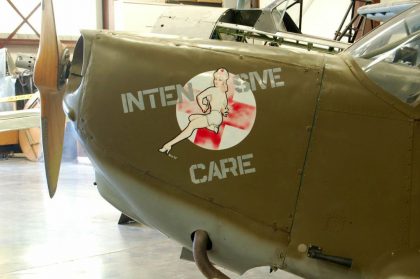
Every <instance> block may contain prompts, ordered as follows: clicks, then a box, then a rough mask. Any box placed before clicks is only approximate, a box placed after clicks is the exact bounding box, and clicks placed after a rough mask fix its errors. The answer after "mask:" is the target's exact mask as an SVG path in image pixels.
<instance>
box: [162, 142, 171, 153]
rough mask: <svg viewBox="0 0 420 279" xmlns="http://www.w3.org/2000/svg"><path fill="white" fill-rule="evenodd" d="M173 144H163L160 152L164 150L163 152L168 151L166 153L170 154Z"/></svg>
mask: <svg viewBox="0 0 420 279" xmlns="http://www.w3.org/2000/svg"><path fill="white" fill-rule="evenodd" d="M171 148H172V147H171V146H170V145H166V144H165V145H164V146H162V148H161V149H159V151H160V152H162V153H166V154H169V151H171Z"/></svg>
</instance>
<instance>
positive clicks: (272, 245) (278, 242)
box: [64, 31, 420, 278]
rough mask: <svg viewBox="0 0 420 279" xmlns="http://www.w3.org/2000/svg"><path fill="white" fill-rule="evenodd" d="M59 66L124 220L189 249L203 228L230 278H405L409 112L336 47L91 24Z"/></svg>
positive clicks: (415, 206) (99, 174)
mask: <svg viewBox="0 0 420 279" xmlns="http://www.w3.org/2000/svg"><path fill="white" fill-rule="evenodd" d="M210 42H211V43H210ZM218 69H224V70H225V72H227V74H226V75H225V76H223V75H221V76H222V77H221V78H220V81H217V80H216V78H217V76H216V72H217V71H218ZM222 72H223V73H225V72H224V71H222ZM71 73H72V74H71V76H70V79H69V81H68V86H67V92H66V94H65V97H64V108H65V111H66V113H67V115H68V116H69V118H70V119H71V120H72V122H73V124H74V126H75V128H76V130H77V133H78V135H79V137H80V140H81V142H82V143H83V145H84V147H85V148H86V150H87V152H88V154H89V157H90V158H91V159H92V161H93V164H94V165H95V169H96V179H97V184H98V189H99V191H100V193H101V194H102V195H103V196H104V198H105V199H107V200H108V201H109V202H110V203H111V204H113V205H114V206H115V207H116V208H118V209H120V210H121V211H122V212H123V213H125V214H126V215H128V216H130V217H132V218H134V219H137V220H140V221H142V222H144V223H146V224H148V225H150V226H151V227H154V228H156V229H158V230H160V231H161V232H163V233H164V234H166V235H168V236H169V237H170V238H172V239H175V240H176V241H178V242H180V243H181V244H182V245H183V246H185V247H187V248H189V249H191V234H192V233H193V232H194V231H196V230H198V229H202V230H205V231H207V232H208V234H209V236H210V238H211V240H212V243H213V249H212V250H211V251H210V253H209V255H210V257H211V260H212V261H214V262H215V263H217V264H220V265H221V266H224V267H227V268H230V269H232V270H235V271H237V272H239V273H243V272H245V271H246V270H248V269H250V268H253V267H256V266H264V265H265V266H271V267H273V268H283V269H285V270H288V271H290V272H293V273H295V274H298V275H302V276H304V277H307V278H377V277H375V276H378V274H381V276H382V275H384V276H383V277H382V278H385V277H386V276H388V275H392V274H399V275H403V276H404V275H406V276H409V275H415V276H420V271H419V267H418V264H413V262H412V261H414V262H415V261H418V260H419V258H420V254H419V253H418V249H419V248H420V218H419V214H420V201H419V193H420V176H419V173H418V172H417V171H416V170H417V169H418V165H419V163H420V139H419V137H420V126H419V123H418V118H419V116H420V111H419V110H418V109H417V108H412V107H409V106H403V105H400V104H398V101H397V100H396V99H393V97H392V96H391V97H389V96H388V95H389V94H388V93H387V92H385V91H384V90H383V89H381V88H380V87H378V86H377V85H376V84H375V83H373V82H372V81H370V80H369V79H368V78H367V77H366V75H365V74H364V73H363V71H361V69H360V68H359V67H358V65H357V64H356V63H355V62H354V60H353V58H352V57H351V56H349V55H348V54H346V53H344V54H341V55H330V54H321V53H318V52H307V51H304V50H294V49H286V48H269V47H264V46H251V45H244V44H237V43H231V42H216V41H206V40H194V39H182V40H181V39H174V38H171V39H168V38H163V37H162V38H161V37H141V36H135V35H127V34H120V33H108V32H100V31H98V32H97V31H92V32H84V33H83V38H82V39H80V40H79V43H78V45H77V47H76V50H75V54H74V60H73V65H72V69H71ZM217 82H219V83H217ZM222 83H223V84H226V86H227V87H223V86H221V85H218V84H222ZM209 88H210V89H211V91H205V90H207V89H209ZM223 88H226V90H225V89H223ZM201 92H205V93H203V94H207V97H206V98H207V99H206V98H203V99H200V97H197V96H199V94H200V93H201ZM220 98H226V100H228V104H229V105H228V111H226V112H224V111H220V110H212V107H215V106H216V105H214V104H215V102H216V101H217V100H221V99H220ZM204 99H205V100H204ZM206 109H207V110H206ZM210 114H212V115H210ZM216 130H217V132H215V131H216ZM183 131H191V133H188V134H186V135H183V134H182V132H183ZM185 133H186V132H185ZM185 133H184V134H185ZM185 136H186V137H185ZM177 137H178V138H177ZM176 138H177V139H179V141H178V142H177V143H176V144H174V145H172V146H171V150H170V151H169V152H166V150H163V151H164V152H161V151H162V150H161V149H162V146H164V145H165V143H167V142H169V141H170V140H172V139H176ZM310 245H314V246H317V247H320V248H322V253H324V254H325V255H331V256H334V257H342V258H346V259H349V260H351V262H352V267H351V268H349V267H346V266H343V265H340V264H337V263H332V262H328V261H323V260H320V259H316V258H311V257H308V256H307V252H308V249H309V248H310ZM385 266H387V267H388V269H384V268H382V267H385ZM378 267H380V268H378ZM381 272H382V273H381ZM395 272H396V273H395Z"/></svg>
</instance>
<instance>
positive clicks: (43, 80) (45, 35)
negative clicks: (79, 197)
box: [34, 0, 66, 198]
mask: <svg viewBox="0 0 420 279" xmlns="http://www.w3.org/2000/svg"><path fill="white" fill-rule="evenodd" d="M62 54H63V50H62V47H61V43H60V42H59V41H58V38H57V32H56V28H55V20H54V10H53V4H52V0H43V1H42V23H41V38H40V43H39V49H38V56H37V59H36V63H35V70H34V81H35V84H36V86H37V88H38V90H39V92H40V96H41V127H42V147H43V150H44V163H45V172H46V176H47V183H48V191H49V194H50V197H51V198H52V197H53V196H54V194H55V191H56V189H57V182H58V175H59V172H60V164H61V155H62V150H63V140H64V126H65V120H66V118H65V115H64V111H63V105H62V100H63V92H64V90H63V89H60V86H59V76H60V67H59V64H60V59H61V56H62Z"/></svg>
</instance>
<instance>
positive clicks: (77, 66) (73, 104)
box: [63, 37, 84, 122]
mask: <svg viewBox="0 0 420 279" xmlns="http://www.w3.org/2000/svg"><path fill="white" fill-rule="evenodd" d="M83 48H84V39H83V37H80V38H79V40H78V41H77V44H76V47H75V49H74V53H73V60H72V62H71V66H70V69H69V77H68V80H67V86H66V92H65V93H64V100H63V109H64V112H65V113H66V115H67V117H68V118H69V119H70V120H71V121H73V122H75V121H76V119H77V115H78V105H77V104H78V103H79V100H80V98H81V95H82V90H80V85H81V84H82V80H83Z"/></svg>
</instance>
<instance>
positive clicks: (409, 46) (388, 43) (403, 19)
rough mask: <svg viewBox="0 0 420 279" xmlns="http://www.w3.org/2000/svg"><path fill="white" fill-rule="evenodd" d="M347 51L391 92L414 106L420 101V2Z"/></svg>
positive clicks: (378, 82) (375, 79)
mask: <svg viewBox="0 0 420 279" xmlns="http://www.w3.org/2000/svg"><path fill="white" fill-rule="evenodd" d="M346 53H350V55H352V56H353V57H354V58H355V61H356V62H357V63H358V64H359V66H360V67H361V68H362V69H363V71H364V72H365V73H366V74H367V76H368V77H369V78H370V79H371V80H373V81H374V82H375V83H376V84H378V85H379V86H381V87H382V88H383V89H385V90H386V91H387V92H389V93H390V94H392V95H394V96H396V97H397V98H399V99H400V100H401V101H403V102H405V103H408V104H411V105H413V106H416V105H418V104H419V103H420V4H419V5H417V6H416V7H414V8H412V9H410V10H409V11H407V12H405V13H403V14H401V15H399V16H397V17H395V18H394V19H391V20H390V21H388V22H387V23H385V24H383V25H382V26H380V27H379V28H378V29H377V30H376V31H375V32H372V33H370V34H369V35H368V36H366V37H365V38H363V39H361V40H360V41H359V42H357V43H356V44H354V45H353V46H352V47H350V48H349V49H348V50H347V51H346Z"/></svg>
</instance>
